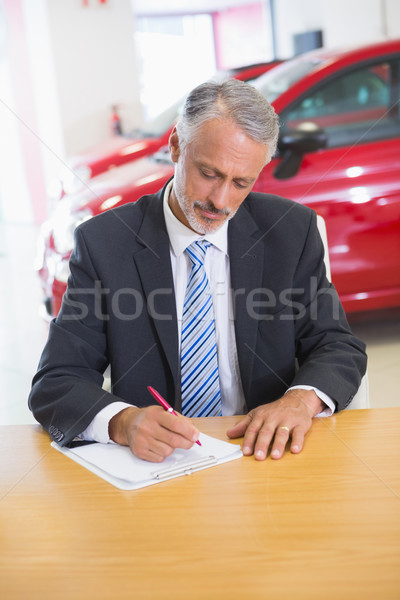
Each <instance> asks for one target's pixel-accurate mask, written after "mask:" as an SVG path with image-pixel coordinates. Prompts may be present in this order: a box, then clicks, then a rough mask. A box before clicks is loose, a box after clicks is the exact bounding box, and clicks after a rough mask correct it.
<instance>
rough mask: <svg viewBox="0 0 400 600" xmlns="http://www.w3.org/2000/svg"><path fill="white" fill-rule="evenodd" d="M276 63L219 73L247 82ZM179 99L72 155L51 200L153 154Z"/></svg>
mask: <svg viewBox="0 0 400 600" xmlns="http://www.w3.org/2000/svg"><path fill="white" fill-rule="evenodd" d="M280 63H281V61H278V60H276V61H271V62H267V63H259V64H255V65H250V66H246V67H239V68H237V69H232V70H230V71H227V72H224V73H221V74H220V75H219V76H221V77H235V78H236V79H240V80H241V81H251V80H253V79H255V78H256V77H259V75H262V74H263V73H266V72H267V71H269V70H270V69H272V68H273V67H275V66H276V65H278V64H280ZM183 102H184V98H183V99H182V98H181V99H179V100H177V101H176V102H175V104H173V105H172V106H170V107H168V108H167V109H166V110H164V111H163V112H162V113H161V114H159V115H157V117H155V118H154V119H151V120H150V121H148V122H147V123H145V124H144V125H143V127H142V128H141V129H135V130H134V131H132V132H130V133H129V134H127V135H116V136H115V137H113V138H111V139H110V140H107V141H106V142H104V143H103V144H99V145H97V146H95V147H94V148H90V149H89V150H87V151H86V152H83V153H81V154H79V155H78V156H74V157H72V158H71V159H70V160H69V161H68V165H66V166H65V167H64V168H63V169H62V172H61V173H60V178H59V181H58V182H57V183H55V182H53V184H52V186H51V189H52V190H53V192H52V196H53V200H58V199H59V198H60V197H63V196H64V194H66V193H69V194H71V193H74V192H77V191H78V190H79V189H80V188H81V187H82V186H83V185H84V184H86V182H87V181H88V180H89V179H91V178H92V177H96V176H97V175H100V173H104V171H107V170H108V169H113V168H114V167H118V166H120V165H124V164H126V163H127V162H131V161H132V160H136V159H137V158H141V157H142V156H148V155H149V154H153V153H154V152H157V150H159V149H160V148H162V147H163V146H165V144H168V140H169V136H170V134H171V131H172V128H173V126H174V125H175V122H176V120H177V118H178V114H179V110H180V108H181V106H182V104H183Z"/></svg>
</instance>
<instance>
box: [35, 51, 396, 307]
mask: <svg viewBox="0 0 400 600" xmlns="http://www.w3.org/2000/svg"><path fill="white" fill-rule="evenodd" d="M399 81H400V40H392V41H388V42H383V43H379V44H374V45H369V46H364V47H362V48H358V49H352V50H345V51H337V52H333V51H329V52H328V51H325V50H317V51H313V52H311V53H307V54H304V55H301V56H299V57H297V58H294V59H292V60H290V61H287V62H285V63H283V64H282V65H280V66H277V67H275V68H274V69H272V70H271V71H269V72H268V73H266V74H265V75H262V76H261V77H260V78H258V79H257V80H256V81H255V83H254V85H256V87H258V88H259V89H260V90H261V91H262V93H263V94H264V95H265V96H266V97H267V98H268V99H269V100H270V101H271V102H272V103H273V105H274V106H275V109H276V110H277V112H278V113H279V115H280V121H281V132H280V139H279V145H278V153H277V155H276V156H275V157H274V158H273V160H272V161H271V163H270V164H268V165H267V166H266V167H265V168H264V169H263V171H262V172H261V174H260V176H259V178H258V180H257V182H256V184H255V186H254V190H255V191H264V192H271V193H276V194H280V195H282V196H286V197H288V198H291V199H293V200H295V201H297V202H301V203H303V204H306V205H308V206H310V207H312V208H313V209H315V210H316V211H317V212H318V213H319V214H320V215H322V216H323V217H324V219H325V222H326V227H327V234H328V245H329V255H330V262H331V270H332V279H333V282H334V283H335V285H336V287H337V290H338V292H339V295H340V297H341V300H342V302H343V305H344V307H345V310H346V311H347V312H349V313H350V312H354V311H363V310H371V309H377V308H385V307H394V306H400V85H399ZM172 174H173V165H172V164H171V162H170V160H169V158H168V153H166V152H162V153H159V154H156V155H154V156H152V157H148V158H143V159H140V160H138V161H135V162H133V163H130V164H128V165H125V166H123V167H119V168H116V169H114V170H113V171H111V172H108V173H105V174H103V175H102V176H100V177H97V178H94V179H93V180H92V181H91V182H90V189H85V190H84V191H82V192H81V193H79V194H76V195H73V196H69V197H66V198H65V199H64V200H63V201H61V202H60V203H59V205H58V207H57V210H56V212H55V214H54V216H53V217H52V219H50V221H49V222H47V223H46V224H45V226H44V233H43V236H42V250H41V254H40V256H41V264H40V266H39V274H40V277H41V281H42V285H43V290H44V294H45V304H46V307H47V312H48V313H49V315H55V314H57V312H58V310H59V308H60V303H61V299H62V295H63V292H64V290H65V286H66V281H67V276H68V258H69V255H70V252H71V248H72V241H73V240H72V234H73V230H74V228H75V227H76V225H77V224H78V223H80V222H82V220H84V219H87V218H90V217H91V216H93V215H95V214H98V213H99V212H102V211H104V210H107V209H109V208H111V207H114V206H118V205H120V204H124V203H126V202H135V201H136V200H137V199H138V198H139V197H140V196H142V195H143V194H146V193H153V192H155V191H156V190H157V189H159V188H160V187H161V186H162V185H163V184H164V183H165V182H166V180H167V179H168V178H169V177H170V176H171V175H172Z"/></svg>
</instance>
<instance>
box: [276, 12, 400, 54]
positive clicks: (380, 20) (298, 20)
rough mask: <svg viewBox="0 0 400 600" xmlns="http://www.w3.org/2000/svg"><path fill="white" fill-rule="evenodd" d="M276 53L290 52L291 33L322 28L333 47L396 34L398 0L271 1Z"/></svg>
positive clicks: (327, 43)
mask: <svg viewBox="0 0 400 600" xmlns="http://www.w3.org/2000/svg"><path fill="white" fill-rule="evenodd" d="M274 4H275V23H276V30H277V55H278V57H279V58H289V57H291V56H292V55H293V53H294V49H293V35H294V34H296V33H302V32H305V31H310V30H314V29H322V31H323V37H324V46H325V47H327V48H335V47H340V46H344V45H357V44H363V43H368V42H371V41H378V40H383V39H387V37H392V38H393V37H400V2H399V0H275V3H274Z"/></svg>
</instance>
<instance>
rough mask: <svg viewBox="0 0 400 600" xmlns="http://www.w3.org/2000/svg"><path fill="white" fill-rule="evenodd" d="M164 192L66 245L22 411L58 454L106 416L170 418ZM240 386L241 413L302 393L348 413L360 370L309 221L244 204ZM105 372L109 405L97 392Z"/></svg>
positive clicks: (237, 229) (300, 214) (175, 379)
mask: <svg viewBox="0 0 400 600" xmlns="http://www.w3.org/2000/svg"><path fill="white" fill-rule="evenodd" d="M163 192H164V190H162V191H160V192H159V193H158V194H156V195H151V196H145V197H143V198H141V199H140V200H139V201H138V202H137V203H135V204H128V205H124V206H122V207H120V208H117V209H114V210H109V211H107V212H105V213H103V214H102V215H99V216H98V217H95V218H93V219H91V220H89V221H87V222H86V223H84V224H83V225H81V226H80V227H78V228H77V230H76V233H75V248H74V251H73V254H72V256H71V261H70V266H71V276H70V279H69V282H68V290H67V292H66V294H65V296H64V301H63V306H62V309H61V311H60V313H59V315H58V317H57V318H56V319H55V320H54V321H53V322H52V323H51V326H50V333H49V339H48V342H47V344H46V347H45V349H44V351H43V355H42V358H41V361H40V364H39V369H38V372H37V374H36V376H35V377H34V380H33V387H32V391H31V395H30V399H29V402H30V407H31V409H32V411H33V413H34V416H35V417H36V419H37V420H38V421H39V422H40V423H42V424H43V426H44V427H45V428H46V429H47V430H48V431H49V432H50V434H51V436H52V438H53V439H55V440H56V441H58V442H59V443H60V444H62V445H64V444H67V443H69V442H70V441H71V440H72V439H73V438H74V437H75V436H76V435H77V434H79V433H80V432H82V431H83V430H84V429H85V428H86V427H87V426H88V424H89V423H90V422H91V420H92V419H93V417H94V416H95V414H97V413H98V412H99V411H100V410H101V409H102V408H103V407H104V406H106V405H107V404H109V403H110V402H113V401H116V400H121V399H122V400H124V401H126V402H130V403H132V404H135V405H137V406H146V405H148V404H152V403H154V401H153V400H152V398H151V396H150V394H149V393H148V391H147V385H152V386H154V387H155V388H156V389H157V390H158V391H159V392H160V393H161V394H162V395H163V396H164V397H165V398H166V399H167V400H168V402H169V403H170V404H171V405H172V406H175V407H176V408H177V409H178V410H179V407H180V404H179V403H180V400H179V397H180V392H179V389H180V382H179V352H178V333H177V317H176V306H175V296H174V289H173V281H172V270H171V264H170V250H169V238H168V235H167V232H166V228H165V221H164V215H163V208H162V197H163ZM228 248H229V256H230V264H231V285H232V293H233V298H234V313H235V332H236V342H237V352H238V359H239V365H240V374H241V379H242V384H243V390H244V394H245V399H246V403H247V407H248V409H249V410H250V409H252V408H254V407H256V406H258V405H260V404H265V403H267V402H271V401H273V400H275V399H277V398H279V397H280V396H282V395H283V393H284V392H285V391H286V389H287V388H288V387H289V386H290V385H295V384H308V385H313V386H315V387H318V388H319V389H321V390H322V391H324V392H326V393H327V394H328V395H329V396H331V397H332V398H333V399H334V400H335V402H336V403H337V407H338V409H342V408H344V407H346V406H347V405H348V404H349V403H350V401H351V399H352V398H353V396H354V394H355V392H356V391H357V389H358V386H359V383H360V380H361V377H362V375H363V374H364V372H365V369H366V356H365V353H364V344H363V343H362V342H360V341H359V340H357V339H356V338H355V337H354V336H353V335H352V333H351V331H350V329H349V327H348V324H347V321H346V318H345V316H344V313H343V310H342V308H341V306H340V303H339V300H338V297H337V294H336V291H335V290H334V288H333V286H331V285H330V284H329V282H328V281H327V279H326V277H325V268H324V263H323V245H322V242H321V239H320V236H319V234H318V231H317V227H316V215H315V213H314V212H313V211H312V210H310V209H308V208H306V207H304V206H302V205H300V204H297V203H294V202H291V201H289V200H286V199H283V198H279V197H276V196H270V195H262V194H255V193H251V194H249V196H248V197H247V198H246V200H245V201H244V203H243V204H242V206H241V207H240V209H239V211H238V212H237V214H236V215H235V217H234V218H233V219H232V220H231V221H230V223H229V228H228ZM108 364H110V366H111V374H112V393H108V392H106V391H104V390H102V389H101V386H102V382H103V377H102V374H103V372H104V371H105V369H106V368H107V366H108Z"/></svg>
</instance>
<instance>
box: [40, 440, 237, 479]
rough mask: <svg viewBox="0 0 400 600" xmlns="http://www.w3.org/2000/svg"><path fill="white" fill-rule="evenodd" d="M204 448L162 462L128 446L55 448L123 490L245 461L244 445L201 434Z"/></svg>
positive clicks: (176, 453) (178, 452) (96, 444)
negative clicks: (239, 460) (145, 456)
mask: <svg viewBox="0 0 400 600" xmlns="http://www.w3.org/2000/svg"><path fill="white" fill-rule="evenodd" d="M199 439H200V441H201V444H202V445H201V447H200V446H196V445H194V446H193V447H192V448H191V449H190V450H184V449H182V448H176V449H175V450H174V452H173V453H172V454H171V455H170V456H168V457H167V458H166V459H165V460H164V461H163V462H162V463H152V462H148V461H146V460H142V459H140V458H138V457H137V456H135V455H134V454H132V452H131V450H130V449H129V448H128V447H127V446H120V445H118V444H111V443H110V444H101V443H99V442H93V443H90V444H84V445H82V446H75V447H73V448H66V447H62V446H59V445H58V444H57V443H56V442H52V443H51V446H52V447H53V448H55V449H56V450H58V451H59V452H61V453H62V454H64V455H65V456H67V457H68V458H71V459H72V460H74V461H75V462H77V463H79V464H80V465H81V466H83V467H85V468H86V469H88V470H89V471H91V472H92V473H95V474H96V475H97V476H98V477H101V478H102V479H104V480H105V481H108V483H111V484H112V485H114V486H115V487H117V488H119V489H121V490H137V489H140V488H143V487H147V486H150V485H154V484H156V483H161V482H162V481H167V480H168V479H173V478H175V477H182V476H184V475H191V474H192V473H194V472H196V471H201V470H203V469H208V468H210V467H215V466H217V465H220V464H223V463H225V462H228V461H231V460H235V459H237V458H241V457H242V456H243V453H242V451H241V448H240V446H238V445H237V444H231V443H230V442H224V441H222V440H218V439H216V438H213V437H211V436H208V435H206V434H204V433H201V434H200V438H199Z"/></svg>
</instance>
